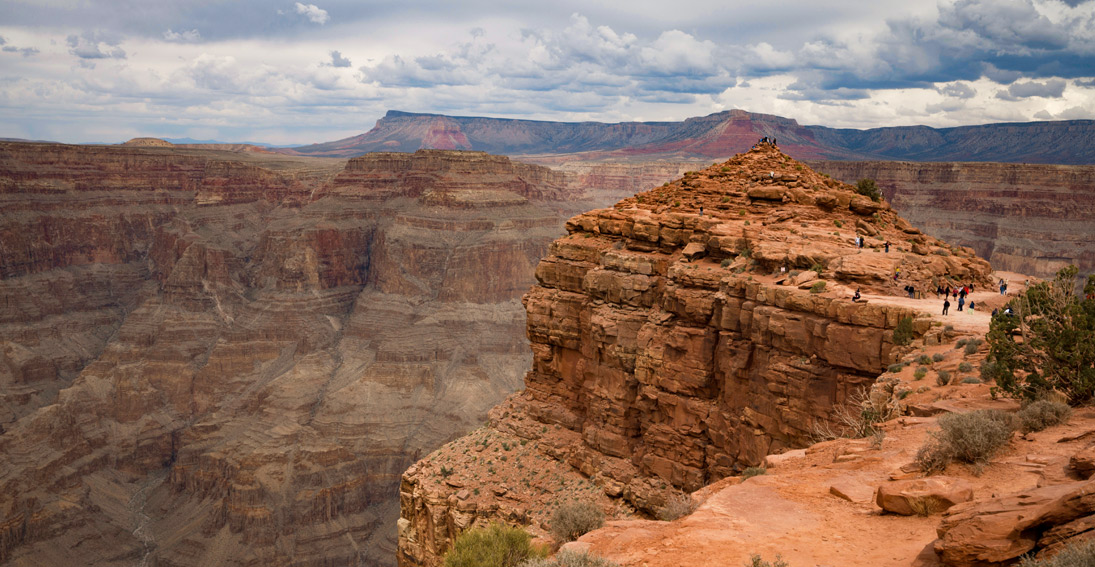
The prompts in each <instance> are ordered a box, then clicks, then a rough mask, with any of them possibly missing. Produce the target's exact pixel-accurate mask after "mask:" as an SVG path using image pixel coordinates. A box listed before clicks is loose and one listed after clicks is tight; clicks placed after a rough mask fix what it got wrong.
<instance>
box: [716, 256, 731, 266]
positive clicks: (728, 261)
mask: <svg viewBox="0 0 1095 567" xmlns="http://www.w3.org/2000/svg"><path fill="white" fill-rule="evenodd" d="M719 265H720V266H722V267H723V268H726V267H729V266H730V258H725V259H723V261H722V262H720V263H719Z"/></svg>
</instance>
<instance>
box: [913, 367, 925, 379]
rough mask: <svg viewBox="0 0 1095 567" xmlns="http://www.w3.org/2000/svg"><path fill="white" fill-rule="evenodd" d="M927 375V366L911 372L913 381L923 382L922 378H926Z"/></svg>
mask: <svg viewBox="0 0 1095 567" xmlns="http://www.w3.org/2000/svg"><path fill="white" fill-rule="evenodd" d="M927 375H928V367H927V366H921V367H920V368H917V369H916V370H915V371H914V372H913V379H914V380H923V379H924V377H925V376H927Z"/></svg>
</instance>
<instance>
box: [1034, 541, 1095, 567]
mask: <svg viewBox="0 0 1095 567" xmlns="http://www.w3.org/2000/svg"><path fill="white" fill-rule="evenodd" d="M1091 565H1095V539H1088V540H1084V541H1080V542H1077V543H1073V544H1070V545H1067V546H1065V547H1064V548H1062V549H1061V551H1059V552H1057V554H1056V555H1054V556H1053V557H1049V558H1046V559H1035V558H1034V557H1031V556H1029V555H1028V556H1024V557H1023V558H1022V559H1021V560H1020V561H1019V563H1017V564H1016V567H1090V566H1091Z"/></svg>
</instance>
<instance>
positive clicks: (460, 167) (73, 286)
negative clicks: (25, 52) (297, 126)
mask: <svg viewBox="0 0 1095 567" xmlns="http://www.w3.org/2000/svg"><path fill="white" fill-rule="evenodd" d="M572 197H573V195H572V194H571V193H570V191H569V189H567V187H566V185H565V183H564V179H563V178H562V176H561V175H560V174H558V173H554V172H552V171H550V170H547V169H545V168H540V167H536V166H526V165H524V164H517V163H513V162H510V161H509V160H508V159H506V158H497V157H493V156H487V155H486V154H476V153H453V152H421V153H418V154H414V155H396V154H380V155H373V156H370V157H368V158H360V159H355V160H351V161H350V162H349V163H347V162H345V161H343V160H321V159H301V158H286V157H277V156H263V155H257V154H248V153H218V152H207V151H198V150H179V149H172V148H135V147H98V148H92V147H73V146H58V145H40V144H0V206H2V209H3V211H4V213H3V215H2V216H0V250H2V251H3V254H2V255H0V276H2V277H0V345H2V346H0V390H2V394H0V396H2V398H0V399H2V401H3V403H2V405H0V411H2V412H3V413H2V414H0V421H2V423H3V434H2V435H0V561H6V562H8V563H9V564H13V565H24V564H26V565H30V564H82V565H123V564H124V565H131V564H134V563H137V562H142V561H147V562H149V563H150V564H151V563H155V564H157V565H199V564H205V563H216V564H241V565H242V564H247V565H330V564H340V565H341V564H358V563H361V564H390V563H391V562H392V561H393V558H394V555H395V519H396V517H397V503H396V495H397V485H398V482H399V477H400V474H401V473H402V471H403V470H404V469H406V468H407V466H408V465H410V464H411V463H413V462H414V460H416V459H417V458H418V456H419V455H420V454H421V453H422V452H424V451H428V450H430V449H432V448H434V447H437V446H438V445H440V444H441V443H443V442H445V441H447V440H449V439H452V438H453V436H454V435H456V434H458V432H461V431H466V430H468V429H470V428H471V427H472V426H473V425H474V424H476V423H481V422H482V419H483V417H484V415H485V414H486V411H487V409H488V408H489V407H490V406H492V405H494V404H495V403H497V402H498V401H499V400H501V399H502V398H503V397H504V396H505V395H506V394H508V393H509V392H512V391H513V390H515V389H516V388H517V387H518V386H519V382H520V376H521V375H522V374H523V373H524V372H525V370H526V369H527V368H528V367H529V365H530V358H531V354H530V353H529V351H528V347H527V342H526V340H525V339H524V337H523V333H522V331H523V328H524V313H523V309H522V306H521V304H520V297H521V294H523V293H524V292H525V291H527V289H528V287H529V285H530V284H531V283H532V282H533V281H534V279H533V273H534V269H535V266H536V262H537V261H538V259H539V258H540V257H541V256H542V255H543V254H544V253H545V251H546V247H547V245H548V243H550V241H551V240H552V239H553V238H555V237H557V236H558V235H559V234H560V233H561V232H562V219H563V218H565V217H564V216H562V215H563V214H567V215H569V214H571V213H570V212H569V209H568V207H572V206H575V205H573V204H571V203H569V200H570V199H571V198H572ZM578 206H587V205H578ZM562 211H565V213H564V212H562Z"/></svg>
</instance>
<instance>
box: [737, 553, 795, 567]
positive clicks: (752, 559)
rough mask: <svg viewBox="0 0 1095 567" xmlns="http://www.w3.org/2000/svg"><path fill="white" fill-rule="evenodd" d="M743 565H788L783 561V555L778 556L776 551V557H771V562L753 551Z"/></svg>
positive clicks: (749, 566)
mask: <svg viewBox="0 0 1095 567" xmlns="http://www.w3.org/2000/svg"><path fill="white" fill-rule="evenodd" d="M744 565H745V567H788V564H787V562H786V561H784V560H783V557H782V556H780V555H779V554H778V553H777V554H776V558H775V559H773V560H772V562H771V563H769V562H767V561H765V560H764V558H763V557H761V556H760V554H758V553H754V554H752V555H750V556H749V562H748V563H745V564H744Z"/></svg>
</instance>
